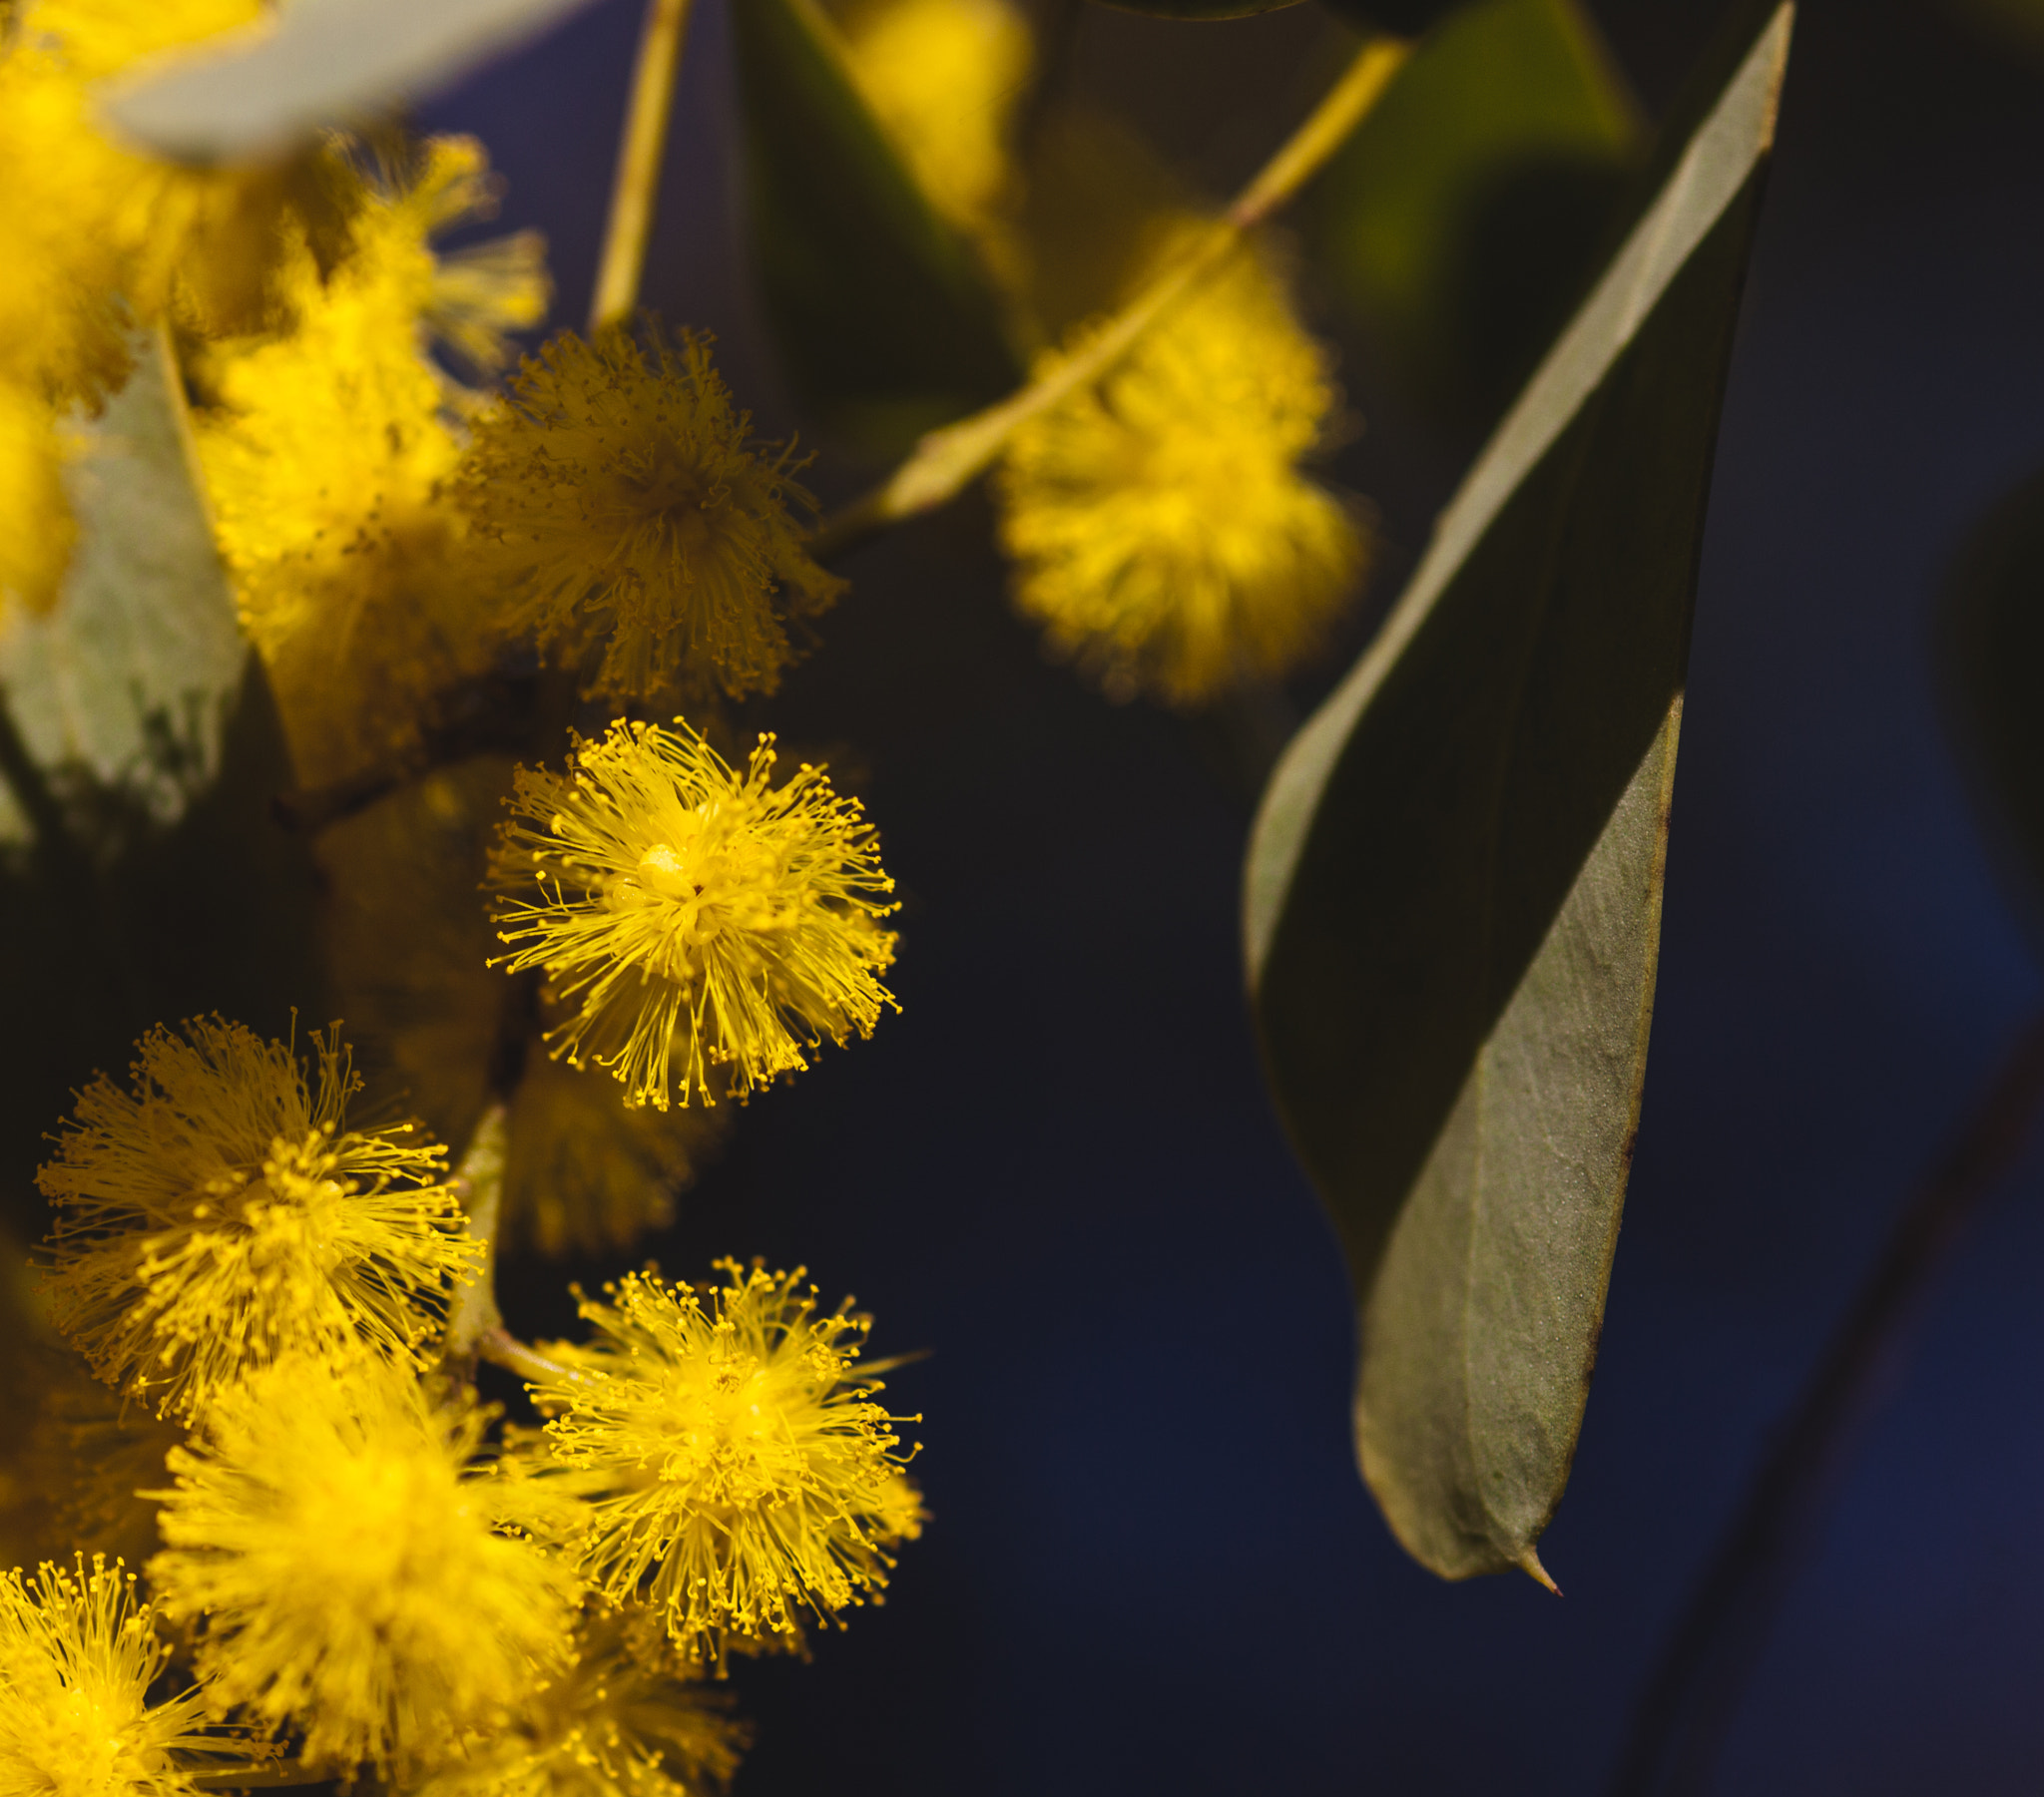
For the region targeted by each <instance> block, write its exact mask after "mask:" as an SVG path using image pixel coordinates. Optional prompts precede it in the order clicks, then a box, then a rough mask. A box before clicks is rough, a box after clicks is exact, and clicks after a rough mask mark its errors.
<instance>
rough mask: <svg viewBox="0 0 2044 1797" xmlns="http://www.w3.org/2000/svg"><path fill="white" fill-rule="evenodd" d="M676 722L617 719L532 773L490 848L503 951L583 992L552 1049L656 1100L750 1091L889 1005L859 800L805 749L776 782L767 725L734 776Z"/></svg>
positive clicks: (566, 999)
mask: <svg viewBox="0 0 2044 1797" xmlns="http://www.w3.org/2000/svg"><path fill="white" fill-rule="evenodd" d="M675 724H676V727H675V728H674V729H672V730H669V729H662V728H661V727H660V726H658V725H656V724H648V723H628V722H626V721H624V720H623V719H620V720H619V721H618V722H616V723H614V724H612V725H611V727H610V730H609V732H608V733H607V734H606V735H605V736H604V738H603V740H602V741H600V742H581V743H579V744H578V745H577V747H576V750H575V754H574V766H573V773H572V777H569V778H563V777H562V776H561V775H559V774H554V773H547V772H545V771H535V770H533V769H530V768H520V769H519V771H518V783H517V790H516V792H515V794H514V795H513V798H512V801H511V802H512V813H513V815H512V820H511V821H510V822H508V823H507V824H506V825H505V826H504V832H503V836H502V839H501V840H500V841H499V843H498V845H497V848H496V850H495V851H494V853H493V854H492V857H491V878H492V880H493V882H494V883H495V884H496V885H497V886H498V888H499V889H500V890H503V891H505V892H507V893H509V894H510V895H512V896H510V897H509V898H508V899H507V900H506V901H505V902H503V903H500V905H499V907H498V909H497V912H496V918H497V923H498V926H499V933H500V934H501V936H502V938H503V940H504V941H505V942H507V943H509V944H511V945H512V946H513V950H514V952H513V953H512V954H511V955H509V956H507V957H506V964H507V965H508V966H509V967H510V968H511V969H512V970H513V971H514V972H516V971H519V970H522V969H525V968H531V967H538V968H543V969H544V970H545V971H546V974H547V977H548V979H549V981H550V982H551V983H552V986H553V988H554V991H555V994H556V996H557V997H558V999H559V1000H560V1001H561V1003H562V1004H563V1005H568V1006H573V1007H575V1015H574V1016H573V1017H572V1018H570V1019H569V1021H568V1022H567V1023H565V1024H563V1025H562V1026H560V1027H559V1028H558V1029H556V1030H554V1031H551V1032H549V1041H550V1042H551V1043H552V1044H553V1045H554V1052H555V1053H556V1054H559V1055H565V1056H566V1057H567V1059H568V1060H569V1061H570V1062H572V1063H573V1064H575V1065H577V1066H580V1065H582V1064H583V1063H584V1062H585V1061H588V1060H594V1061H595V1062H596V1063H597V1065H599V1066H601V1067H606V1068H609V1069H610V1070H611V1071H612V1073H614V1074H615V1075H616V1076H617V1078H618V1079H619V1080H620V1081H622V1082H623V1083H624V1086H625V1098H626V1102H627V1103H628V1104H633V1105H649V1104H650V1105H654V1106H657V1107H658V1108H660V1109H661V1110H665V1109H667V1107H668V1105H669V1103H670V1102H671V1101H672V1099H674V1098H676V1097H678V1098H679V1100H680V1102H681V1103H682V1104H683V1105H688V1104H690V1103H691V1102H692V1101H693V1100H697V1099H700V1100H701V1101H702V1102H703V1103H705V1104H715V1103H716V1102H717V1100H718V1099H719V1098H720V1097H722V1096H726V1095H729V1096H731V1097H734V1098H737V1099H740V1100H743V1099H745V1098H746V1097H747V1096H748V1095H749V1094H751V1093H752V1092H754V1091H756V1090H757V1089H759V1088H760V1087H763V1086H766V1085H767V1084H768V1083H770V1082H771V1081H772V1080H774V1079H776V1078H777V1077H778V1076H780V1075H781V1074H784V1073H790V1072H793V1071H795V1070H797V1069H800V1068H804V1067H806V1066H807V1065H808V1063H807V1062H806V1061H805V1060H804V1059H803V1053H802V1051H803V1050H804V1049H805V1048H808V1047H813V1046H814V1045H815V1044H816V1043H818V1042H820V1041H822V1040H824V1039H825V1038H828V1039H829V1040H830V1041H832V1042H836V1043H839V1044H842V1043H843V1042H844V1041H845V1039H846V1038H847V1037H848V1036H849V1035H850V1034H851V1033H852V1032H853V1031H856V1032H857V1033H858V1034H859V1035H860V1036H869V1035H871V1034H872V1029H873V1025H874V1024H875V1023H876V1022H878V1021H879V1016H880V1009H881V1007H882V1006H883V1005H891V1004H893V1003H894V999H893V995H892V994H890V993H889V992H888V991H887V989H886V987H884V986H882V985H881V984H880V981H879V975H880V973H881V972H882V971H883V970H884V969H886V968H887V967H888V966H889V965H890V964H891V963H892V961H893V959H894V943H895V939H894V935H893V933H892V932H891V931H889V930H886V929H883V928H882V927H881V925H880V922H879V920H880V919H881V918H883V917H885V916H887V915H888V914H889V913H890V912H892V911H893V910H894V908H895V907H894V905H893V904H892V903H891V902H890V901H889V899H888V897H887V895H888V894H889V893H891V892H892V891H893V889H894V882H893V881H892V880H890V879H889V878H888V877H887V875H886V874H885V872H884V871H883V870H882V869H881V866H880V860H879V850H878V844H877V842H876V841H875V839H874V836H873V829H872V826H871V825H870V824H868V823H867V822H866V821H865V819H864V817H863V816H862V815H861V813H860V807H859V803H858V801H857V800H856V799H846V798H840V797H839V796H838V795H837V794H836V793H835V792H833V791H832V790H831V788H830V782H829V779H828V777H827V776H826V775H825V773H824V771H823V769H822V768H820V767H812V766H810V765H809V764H808V763H806V762H804V763H803V764H802V765H801V766H800V767H798V768H797V769H796V770H795V773H794V775H793V777H791V778H790V779H787V780H784V781H782V782H781V783H780V784H779V785H777V786H776V785H772V784H770V783H769V778H768V776H769V775H770V774H771V772H772V769H773V761H774V754H773V739H772V737H770V736H762V737H761V738H760V742H759V746H758V747H756V748H755V749H754V750H753V754H752V758H751V759H750V761H748V763H747V765H746V768H745V771H744V772H743V773H740V772H737V771H735V770H734V769H733V768H732V767H731V766H730V765H729V764H727V763H726V761H725V760H724V758H723V757H722V756H721V755H719V754H718V753H717V751H716V750H715V749H713V748H711V747H710V746H709V744H708V743H706V742H705V741H704V740H703V739H702V738H701V737H700V736H698V735H697V734H696V733H695V732H694V731H693V730H691V729H690V728H689V726H688V725H687V724H686V723H684V722H683V721H682V720H681V719H680V718H677V719H676V720H675Z"/></svg>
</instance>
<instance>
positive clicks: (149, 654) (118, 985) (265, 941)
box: [0, 342, 323, 1234]
mask: <svg viewBox="0 0 2044 1797" xmlns="http://www.w3.org/2000/svg"><path fill="white" fill-rule="evenodd" d="M171 378H175V376H171ZM72 491H73V499H74V504H75V506H76V509H77V511H78V514H79V524H80V543H79V550H78V554H77V556H76V558H75V560H74V562H73V566H72V570H71V574H70V576H69V578H68V580H67V582H66V585H65V590H64V593H63V596H62V598H61V599H60V601H59V603H58V607H57V609H56V611H55V612H54V613H53V614H52V615H51V616H50V617H49V618H48V619H46V620H35V619H17V620H15V621H14V622H13V624H12V626H11V627H10V630H9V634H8V637H7V639H6V641H5V643H4V645H0V831H4V836H5V840H4V843H0V942H4V943H5V944H6V945H7V947H6V953H5V956H4V958H0V1003H4V1006H5V1010H6V1014H7V1016H9V1017H10V1018H13V1019H15V1020H16V1026H15V1028H14V1029H13V1030H12V1031H11V1032H10V1033H9V1035H8V1039H7V1041H8V1046H7V1048H6V1051H5V1054H4V1057H0V1185H4V1189H5V1191H6V1194H7V1198H6V1204H7V1213H8V1214H10V1215H13V1216H15V1217H16V1218H17V1219H18V1220H19V1221H20V1222H21V1224H22V1226H23V1232H24V1233H27V1234H35V1233H40V1226H39V1224H38V1223H37V1222H36V1220H35V1217H34V1213H33V1211H32V1209H31V1208H28V1207H30V1206H32V1205H33V1191H32V1189H31V1188H30V1186H29V1183H28V1181H29V1176H30V1174H31V1173H32V1171H33V1169H34V1166H35V1164H36V1161H37V1160H38V1159H39V1158H40V1157H41V1149H42V1137H43V1133H44V1131H46V1130H47V1129H49V1128H50V1127H51V1125H52V1124H53V1123H55V1122H56V1121H57V1119H58V1117H59V1116H60V1115H61V1114H62V1113H63V1112H64V1111H65V1109H66V1108H67V1107H68V1105H69V1103H70V1095H71V1093H72V1091H73V1089H74V1088H76V1087H77V1086H79V1085H81V1084H83V1083H84V1081H85V1080H86V1079H87V1078H88V1077H89V1076H90V1075H91V1074H92V1073H93V1072H94V1071H95V1070H96V1069H105V1070H107V1071H108V1072H112V1073H118V1072H120V1071H121V1070H123V1069H125V1068H126V1067H127V1065H128V1063H129V1061H130V1060H131V1059H132V1049H133V1045H134V1042H135V1040H136V1038H137V1037H139V1036H140V1035H141V1034H142V1033H143V1032H144V1031H145V1030H147V1029H148V1028H149V1027H150V1026H151V1025H152V1024H155V1023H158V1022H163V1021H168V1020H171V1019H175V1018H178V1017H184V1016H189V1015H192V1014H193V1013H195V1012H200V1011H211V1010H214V1009H216V1008H218V1009H220V1010H222V1011H224V1012H226V1013H227V1014H228V1015H230V1016H234V1017H239V1018H242V1019H243V1020H244V1021H246V1022H248V1023H249V1024H251V1025H252V1026H255V1027H257V1028H260V1029H264V1030H269V1031H274V1032H279V1033H280V1032H281V1031H283V1030H284V1029H286V1028H288V1027H289V1023H290V1014H291V1007H292V1006H294V1005H296V1006H302V1007H305V1008H306V1009H307V1010H308V1011H309V1012H310V1013H311V1016H312V1019H313V1020H314V1021H320V1014H319V1011H318V1010H317V1009H316V1008H317V1007H320V1006H321V1005H322V1003H323V1000H322V996H321V993H320V989H319V981H318V978H317V957H316V954H315V953H314V951H313V948H312V946H311V945H312V911H313V905H314V902H315V899H316V885H315V882H314V879H313V875H312V869H311V864H310V859H309V856H308V854H307V851H306V847H305V845H304V843H302V842H301V841H299V840H297V839H295V838H292V837H289V836H287V835H285V834H284V832H283V831H281V830H280V829H279V828H278V827H277V826H276V825H275V824H274V823H273V822H272V821H271V818H270V798H271V796H272V795H273V794H274V793H276V792H278V791H280V790H282V789H284V788H286V787H288V786H289V785H290V784H291V780H290V773H289V767H288V764H287V762H286V760H285V758H284V751H283V739H282V734H281V731H280V730H279V728H278V726H277V719H276V715H275V711H274V707H273V706H272V705H271V704H270V702H269V691H268V686H267V684H266V682H265V681H264V679H263V677H262V672H261V667H260V665H259V663H257V661H256V658H255V657H254V656H252V655H250V654H248V652H247V650H246V649H245V647H244V646H243V644H242V641H241V638H240V635H239V632H238V629H237V626H236V622H235V611H234V602H233V599H232V597H231V595H230V593H229V591H228V585H227V581H226V577H225V575H224V573H223V571H222V569H221V565H220V561H219V558H218V556H217V555H216V554H215V551H214V546H213V538H212V535H211V532H210V530H209V528H208V525H207V520H206V513H205V510H204V507H203V503H202V501H201V499H200V497H199V492H198V489H197V486H196V484H195V482H194V480H193V477H192V471H191V463H190V460H189V455H188V450H187V445H186V442H185V439H184V436H183V430H182V420H181V417H180V414H179V411H178V408H177V407H176V405H175V403H174V401H173V396H172V391H171V389H170V387H169V386H168V384H167V380H166V365H165V362H164V360H163V359H162V355H161V352H160V349H159V346H158V345H157V344H156V343H154V342H152V343H149V344H146V345H145V346H144V348H143V352H142V353H141V354H140V355H139V356H138V358H137V363H136V372H135V374H134V375H133V376H132V377H131V379H130V380H129V383H128V385H127V386H126V387H125V388H124V389H123V390H122V391H121V392H120V393H119V394H117V395H116V396H115V397H114V398H113V399H112V400H111V401H110V402H109V403H108V405H107V409H106V411H105V413H104V415H103V416H102V417H101V418H100V419H99V420H97V421H96V422H95V423H93V424H92V425H91V426H90V427H89V447H88V449H87V451H86V453H85V455H84V457H83V458H82V460H81V462H80V464H79V466H78V467H77V469H76V470H75V478H74V481H73V484H72Z"/></svg>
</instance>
